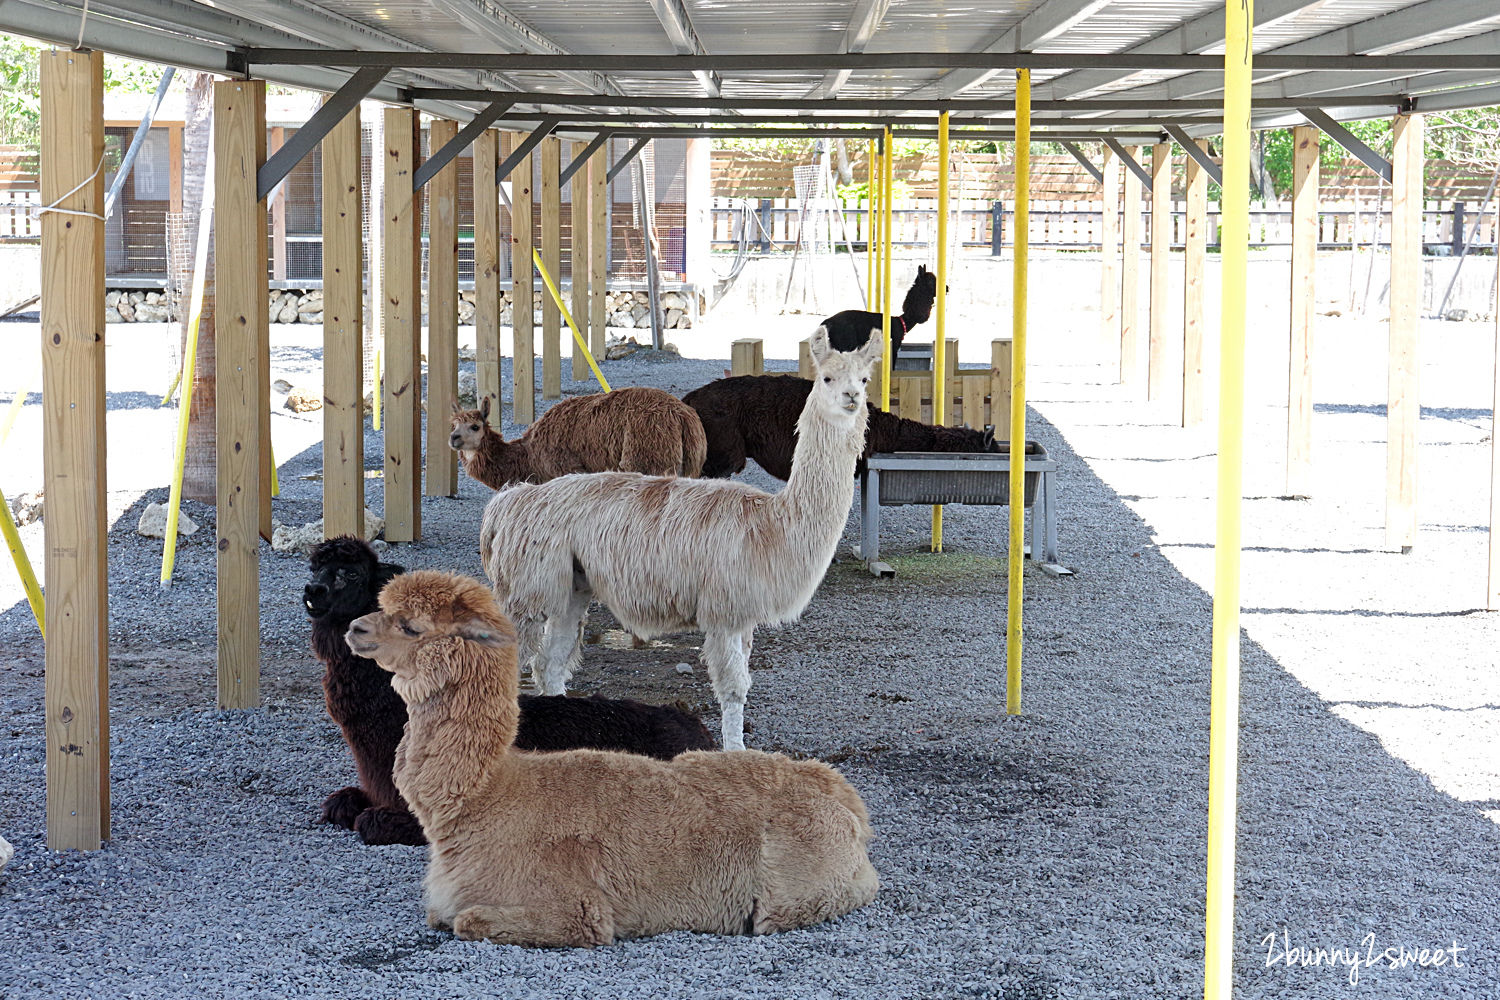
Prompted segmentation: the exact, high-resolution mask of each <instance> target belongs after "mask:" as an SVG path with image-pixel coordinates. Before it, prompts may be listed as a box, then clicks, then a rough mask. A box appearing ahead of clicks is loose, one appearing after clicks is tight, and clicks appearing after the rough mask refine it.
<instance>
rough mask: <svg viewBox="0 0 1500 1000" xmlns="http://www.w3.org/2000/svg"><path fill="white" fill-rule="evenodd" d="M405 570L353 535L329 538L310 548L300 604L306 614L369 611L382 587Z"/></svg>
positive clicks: (353, 614)
mask: <svg viewBox="0 0 1500 1000" xmlns="http://www.w3.org/2000/svg"><path fill="white" fill-rule="evenodd" d="M405 571H406V570H405V569H404V567H401V566H397V565H396V564H395V563H383V562H381V561H380V557H379V556H377V555H376V554H375V550H374V549H372V548H370V546H369V544H368V543H367V542H365V541H364V540H362V539H359V538H355V537H354V536H353V535H340V536H338V537H337V538H330V539H328V540H327V541H326V542H323V543H321V544H320V545H318V546H317V547H316V548H314V549H313V550H312V557H311V558H310V559H309V560H308V567H307V584H306V586H304V587H303V588H302V606H303V607H304V608H305V609H306V610H307V616H308V617H309V618H323V617H325V616H332V617H334V618H354V617H356V616H358V615H362V614H364V613H365V612H366V611H368V610H369V609H370V605H372V604H374V603H375V598H376V595H378V594H379V593H380V590H381V588H382V587H384V586H385V585H386V584H387V583H389V582H390V581H391V580H393V579H394V578H395V577H397V576H399V575H400V574H402V573H404V572H405Z"/></svg>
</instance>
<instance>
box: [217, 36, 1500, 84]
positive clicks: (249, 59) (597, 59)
mask: <svg viewBox="0 0 1500 1000" xmlns="http://www.w3.org/2000/svg"><path fill="white" fill-rule="evenodd" d="M1461 41H1469V40H1468V39H1465V40H1461ZM1455 44H1459V45H1460V49H1462V45H1461V43H1455ZM1437 48H1439V46H1431V47H1429V48H1428V49H1426V50H1422V51H1421V52H1418V53H1415V54H1413V53H1402V54H1399V55H1385V56H1348V55H1319V54H1297V55H1284V54H1270V55H1258V56H1256V57H1255V65H1256V68H1257V69H1259V70H1263V71H1271V70H1299V71H1301V70H1324V71H1339V72H1363V71H1387V70H1391V71H1396V72H1401V73H1415V72H1435V71H1440V70H1461V69H1473V70H1480V71H1484V70H1492V69H1494V68H1495V56H1494V55H1493V54H1492V53H1490V52H1482V51H1472V50H1469V51H1457V52H1454V51H1451V50H1449V51H1444V52H1441V53H1437V52H1433V51H1432V50H1434V49H1437ZM1442 48H1444V49H1445V50H1446V48H1447V47H1446V46H1443V47H1442ZM244 59H245V62H246V64H247V65H250V66H297V65H317V66H351V67H352V66H389V67H394V68H400V69H472V70H491V71H494V72H500V73H504V72H522V71H531V72H543V73H567V72H576V71H582V70H594V71H598V72H601V73H630V74H639V73H691V72H693V71H694V70H715V71H717V72H720V73H727V72H741V73H803V72H807V71H810V70H814V71H815V70H831V69H849V70H868V71H878V70H893V69H932V70H936V69H995V70H1001V69H1039V70H1064V69H1121V70H1162V69H1181V70H1197V71H1208V72H1213V71H1215V70H1217V71H1218V72H1219V73H1220V74H1221V75H1222V73H1223V66H1224V60H1223V57H1222V56H1214V55H1150V54H1144V53H1114V52H832V53H798V52H794V53H761V54H732V55H729V54H726V55H683V56H662V55H649V54H646V55H605V54H600V53H594V54H589V55H571V54H570V55H537V54H534V53H527V52H521V53H508V52H381V51H370V50H351V49H321V48H271V49H254V48H252V49H246V50H245V52H244Z"/></svg>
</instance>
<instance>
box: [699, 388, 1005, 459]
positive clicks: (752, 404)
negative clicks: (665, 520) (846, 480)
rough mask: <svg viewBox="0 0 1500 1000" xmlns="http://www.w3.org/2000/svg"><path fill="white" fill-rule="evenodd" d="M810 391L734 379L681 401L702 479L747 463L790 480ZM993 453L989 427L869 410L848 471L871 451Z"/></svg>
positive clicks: (993, 443)
mask: <svg viewBox="0 0 1500 1000" xmlns="http://www.w3.org/2000/svg"><path fill="white" fill-rule="evenodd" d="M810 392H812V383H811V382H809V381H808V380H807V379H805V378H797V377H796V376H795V375H737V376H735V377H734V378H721V379H716V380H715V381H713V382H710V383H708V385H705V386H702V387H700V388H697V389H694V390H693V391H692V392H690V393H688V394H687V395H686V396H684V397H682V401H683V402H684V403H686V404H688V405H689V406H691V407H692V408H693V409H694V410H696V411H697V412H698V419H699V420H701V421H702V422H703V431H704V433H705V434H706V435H707V436H708V458H707V460H705V461H704V463H703V476H704V478H715V479H722V478H725V477H727V476H732V475H734V474H735V473H736V472H740V471H741V470H743V469H744V468H745V459H747V458H753V459H755V461H756V462H758V463H759V464H760V467H761V468H762V469H765V470H766V471H767V472H769V473H770V474H771V475H773V476H775V477H776V478H777V479H782V480H785V479H787V478H788V477H789V476H791V474H792V452H793V450H794V449H795V448H796V446H797V417H798V415H799V414H801V412H802V407H803V406H804V405H806V403H807V394H808V393H810ZM867 405H868V404H867ZM999 450H1000V446H999V445H998V444H996V443H995V435H994V431H993V430H992V429H990V428H986V429H985V430H983V431H975V430H970V429H969V428H967V427H939V426H936V425H934V424H924V423H921V422H920V421H916V420H907V419H905V418H903V417H898V416H896V415H895V414H893V413H886V412H884V411H882V410H877V409H876V408H875V407H874V406H873V405H872V406H870V422H869V424H868V426H867V428H866V430H865V451H864V455H862V456H860V460H859V462H858V463H856V465H855V468H854V472H855V474H856V475H858V474H859V473H860V472H862V471H864V464H865V462H864V460H865V458H866V457H867V456H869V455H873V454H876V453H877V452H889V451H995V452H998V451H999Z"/></svg>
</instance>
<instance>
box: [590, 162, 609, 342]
mask: <svg viewBox="0 0 1500 1000" xmlns="http://www.w3.org/2000/svg"><path fill="white" fill-rule="evenodd" d="M608 173H609V143H605V144H604V145H603V146H601V147H599V149H597V150H596V151H595V152H594V158H593V162H591V163H590V164H589V188H590V191H589V351H590V352H591V353H592V354H593V355H594V360H595V361H603V360H604V341H605V332H604V331H605V308H604V292H605V290H606V288H607V287H608V285H609V185H608V182H607V181H606V180H605V178H606V176H607V175H608Z"/></svg>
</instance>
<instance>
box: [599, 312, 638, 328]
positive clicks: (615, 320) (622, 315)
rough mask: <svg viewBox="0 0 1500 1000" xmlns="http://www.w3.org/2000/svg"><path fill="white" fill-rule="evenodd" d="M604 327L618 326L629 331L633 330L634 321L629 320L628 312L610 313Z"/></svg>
mask: <svg viewBox="0 0 1500 1000" xmlns="http://www.w3.org/2000/svg"><path fill="white" fill-rule="evenodd" d="M604 325H605V326H619V327H624V328H625V329H627V330H631V329H634V328H635V320H634V319H632V318H631V316H630V313H628V312H617V313H611V314H610V317H609V319H607V320H605V321H604Z"/></svg>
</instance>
